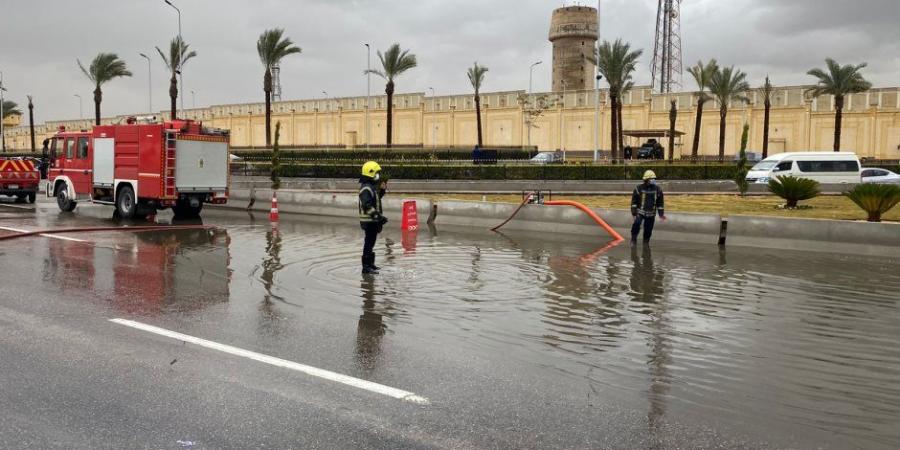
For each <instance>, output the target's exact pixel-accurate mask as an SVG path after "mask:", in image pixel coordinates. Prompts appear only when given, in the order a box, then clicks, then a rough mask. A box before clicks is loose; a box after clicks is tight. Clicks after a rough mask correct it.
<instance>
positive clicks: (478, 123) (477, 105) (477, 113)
mask: <svg viewBox="0 0 900 450" xmlns="http://www.w3.org/2000/svg"><path fill="white" fill-rule="evenodd" d="M475 124H476V126H478V148H481V147H484V141H482V139H481V96H480V95H478V93H477V92H476V93H475Z"/></svg>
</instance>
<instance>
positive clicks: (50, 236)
mask: <svg viewBox="0 0 900 450" xmlns="http://www.w3.org/2000/svg"><path fill="white" fill-rule="evenodd" d="M0 230H6V231H12V232H15V233H31V231H28V230H20V229H18V228H10V227H0ZM38 236H44V237H48V238H52V239H59V240H62V241H71V242H87V241H85V240H82V239H75V238H70V237H66V236H58V235H55V234H39V235H38Z"/></svg>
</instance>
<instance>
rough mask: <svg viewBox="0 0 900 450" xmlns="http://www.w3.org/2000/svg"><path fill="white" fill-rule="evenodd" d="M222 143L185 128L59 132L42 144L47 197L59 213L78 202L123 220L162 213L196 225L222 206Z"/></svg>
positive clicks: (138, 125) (132, 125) (137, 125)
mask: <svg viewBox="0 0 900 450" xmlns="http://www.w3.org/2000/svg"><path fill="white" fill-rule="evenodd" d="M228 141H229V135H228V132H227V131H225V130H218V129H209V128H204V127H203V124H202V123H201V122H195V121H191V120H172V121H166V122H163V123H156V122H150V121H149V120H148V121H138V120H137V119H136V118H133V117H131V118H128V119H127V121H126V123H125V124H115V125H102V126H95V127H94V128H93V130H90V131H88V130H80V131H67V130H66V129H65V128H64V127H60V130H59V132H57V133H56V135H54V136H53V138H51V142H50V169H49V171H48V175H47V197H56V203H57V205H58V206H59V209H60V210H62V211H66V212H70V211H72V210H74V209H75V206H76V205H77V203H78V202H82V201H84V202H91V203H99V204H104V205H113V206H115V207H116V212H117V214H118V216H119V217H121V218H123V219H130V218H133V217H136V216H147V215H152V214H156V211H158V210H162V209H166V208H172V209H173V211H174V212H175V215H176V216H178V217H197V216H199V214H200V211H201V210H202V208H203V204H204V203H212V204H224V203H225V202H227V201H228V181H229V168H228V167H229V165H228V163H229V161H228V158H229V153H228V152H229V150H228Z"/></svg>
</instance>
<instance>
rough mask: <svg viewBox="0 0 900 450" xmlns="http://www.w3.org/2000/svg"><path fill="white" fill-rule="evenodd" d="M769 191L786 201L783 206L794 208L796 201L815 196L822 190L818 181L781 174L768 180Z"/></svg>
mask: <svg viewBox="0 0 900 450" xmlns="http://www.w3.org/2000/svg"><path fill="white" fill-rule="evenodd" d="M769 192H771V193H773V194H775V195H777V196H779V197H781V198H783V199H784V200H785V201H786V202H787V204H786V205H785V207H788V208H796V207H797V202H799V201H801V200H809V199H811V198H816V197H817V196H818V195H819V194H820V193H821V192H822V191H821V189H820V187H819V182H818V181H815V180H810V179H809V178H798V177H792V176H782V177H775V178H773V179H771V180H769Z"/></svg>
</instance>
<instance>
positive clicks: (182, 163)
mask: <svg viewBox="0 0 900 450" xmlns="http://www.w3.org/2000/svg"><path fill="white" fill-rule="evenodd" d="M175 188H176V189H178V191H179V192H219V191H225V190H227V189H228V144H226V143H224V142H206V141H190V140H179V141H178V142H177V143H176V146H175Z"/></svg>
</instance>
